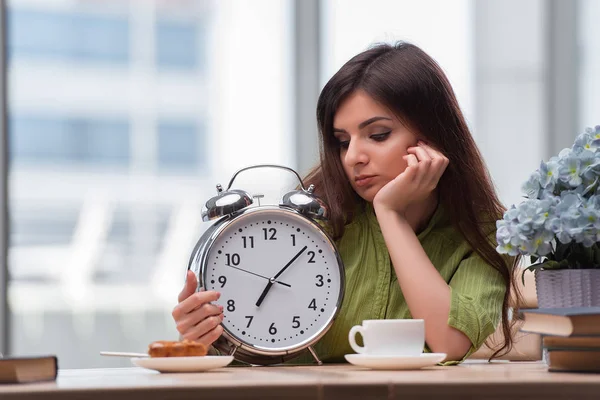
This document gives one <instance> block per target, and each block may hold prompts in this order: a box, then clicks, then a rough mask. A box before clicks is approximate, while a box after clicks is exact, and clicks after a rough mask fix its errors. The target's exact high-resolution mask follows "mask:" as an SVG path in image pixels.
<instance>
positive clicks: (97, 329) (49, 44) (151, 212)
mask: <svg viewBox="0 0 600 400" xmlns="http://www.w3.org/2000/svg"><path fill="white" fill-rule="evenodd" d="M0 4H2V16H3V23H2V27H3V34H2V39H3V42H4V43H3V44H4V46H3V47H4V49H5V53H4V57H3V58H2V66H1V68H2V72H3V74H2V75H3V76H4V81H3V85H2V90H3V109H4V121H3V126H4V127H5V128H6V131H5V132H4V140H3V142H2V143H0V146H3V147H4V148H3V151H2V153H3V154H4V158H5V159H4V163H3V167H2V174H3V179H4V183H5V184H4V189H3V190H4V191H5V193H3V195H4V200H3V201H4V206H5V207H6V209H7V210H8V211H7V212H8V217H7V221H4V226H3V229H2V232H4V236H5V237H3V238H2V243H3V244H4V247H3V248H2V249H1V250H2V255H3V256H6V260H3V261H6V262H3V264H4V265H7V267H6V269H5V270H4V271H3V272H4V273H3V274H0V284H1V285H0V291H1V296H0V297H1V298H2V300H1V304H2V308H1V309H0V326H1V327H2V330H1V331H0V339H1V340H0V350H2V351H3V352H4V353H6V354H11V355H19V356H23V355H30V354H47V353H50V354H57V355H58V357H59V364H60V367H61V368H90V367H106V366H129V360H127V359H108V358H103V357H100V356H99V354H98V352H99V351H101V350H108V351H145V349H146V346H147V345H148V344H149V343H150V342H151V341H153V340H170V339H172V340H175V339H176V338H177V336H178V335H177V332H176V330H175V327H174V323H173V322H172V319H171V310H172V308H173V306H174V305H175V304H176V301H177V294H178V292H179V291H180V289H181V286H182V283H183V277H184V273H185V270H186V267H187V261H188V257H189V255H190V252H191V250H192V248H193V246H194V244H195V242H196V240H197V239H198V238H199V236H200V235H201V233H202V232H203V231H204V230H205V229H206V228H207V226H208V223H204V222H201V218H200V211H201V207H202V204H203V203H204V202H205V201H206V200H207V199H208V198H209V197H211V196H213V195H214V194H215V193H216V192H215V185H216V184H217V183H221V184H222V185H223V186H225V185H226V184H227V183H228V182H229V179H230V178H231V176H232V174H233V173H234V172H235V171H236V170H238V169H240V168H242V167H245V166H248V165H251V164H257V163H277V164H283V165H286V166H289V167H292V168H294V169H296V170H297V171H298V172H299V173H300V174H304V173H306V172H307V171H308V170H309V168H310V167H311V166H312V165H314V164H315V162H316V160H317V152H318V147H317V133H316V125H315V105H316V100H317V97H318V94H319V91H320V89H321V88H322V86H323V85H324V84H325V82H326V81H327V80H328V79H329V77H331V75H332V74H333V73H334V72H335V71H336V70H337V69H338V68H339V67H340V66H341V65H342V64H343V63H344V62H345V61H347V60H348V59H349V58H350V57H352V56H353V55H355V54H356V53H358V52H360V51H362V50H364V49H366V48H367V47H368V46H369V45H370V44H372V43H374V42H380V41H385V42H394V41H395V40H407V41H410V42H413V43H415V44H417V45H419V46H421V47H422V48H423V49H424V50H425V51H426V52H428V53H429V54H430V55H431V56H433V57H434V58H435V59H436V60H437V61H438V62H439V63H440V65H441V67H442V68H443V69H444V70H445V71H446V73H447V74H448V77H449V79H450V81H451V83H452V84H453V86H454V88H455V90H456V93H457V95H458V98H459V101H460V104H461V106H462V108H463V111H464V113H465V115H466V117H467V119H468V123H469V125H470V127H471V129H472V132H473V135H474V137H475V139H476V141H477V143H478V145H479V146H480V149H481V151H482V152H483V155H484V157H485V159H486V161H487V163H488V166H489V168H490V172H491V174H492V177H493V179H494V181H495V183H496V185H497V188H498V190H499V192H500V195H501V198H502V200H503V201H504V202H505V204H506V205H510V204H512V203H515V202H518V201H520V196H521V194H520V187H521V184H522V183H523V182H524V181H525V180H526V178H527V177H528V176H529V174H530V173H531V172H532V171H533V170H534V169H535V168H537V166H538V165H539V162H540V160H542V159H548V158H549V157H550V156H551V155H553V154H556V153H557V152H558V151H559V150H560V149H562V148H564V147H567V146H570V145H571V144H572V141H573V139H574V138H575V136H576V135H577V134H578V133H581V132H583V130H584V129H585V127H587V126H593V125H598V124H600V97H599V95H598V93H600V74H599V73H598V71H600V24H598V21H599V20H600V1H598V0H573V1H561V0H528V1H521V0H451V1H448V0H368V1H366V0H295V1H294V0H253V1H246V0H8V1H3V0H2V1H0ZM288 175H289V174H288ZM290 178H293V176H291V177H290V176H287V175H286V174H285V173H282V172H278V171H268V170H253V171H249V172H248V173H246V174H244V175H240V177H239V179H238V180H236V186H237V187H240V188H243V189H246V190H248V191H250V192H251V193H252V194H254V195H264V196H265V198H264V199H263V202H276V201H277V197H278V196H279V195H280V194H282V193H283V192H285V191H287V190H289V189H290V188H291V187H292V186H293V185H294V184H295V182H294V181H293V179H290Z"/></svg>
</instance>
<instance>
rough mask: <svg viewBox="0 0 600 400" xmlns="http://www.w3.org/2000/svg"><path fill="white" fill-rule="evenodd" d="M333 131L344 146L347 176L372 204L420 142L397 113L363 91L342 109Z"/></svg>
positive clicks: (349, 100)
mask: <svg viewBox="0 0 600 400" xmlns="http://www.w3.org/2000/svg"><path fill="white" fill-rule="evenodd" d="M333 132H334V135H335V137H336V138H337V139H338V141H339V144H340V159H341V161H342V165H343V166H344V171H345V172H346V176H347V177H348V180H349V181H350V184H351V185H352V188H354V190H355V191H356V193H358V195H359V196H360V197H362V198H363V199H365V200H366V201H368V202H372V201H373V199H374V198H375V195H376V194H377V192H378V191H379V189H381V188H382V187H383V186H385V185H386V184H387V183H388V182H390V181H391V180H392V179H394V178H395V177H397V176H398V175H400V174H401V173H402V172H403V171H404V169H405V168H406V162H405V161H404V159H403V158H402V156H405V155H406V154H408V153H407V152H406V149H407V148H409V147H412V146H416V145H417V140H418V139H417V135H415V134H414V133H413V132H411V131H410V130H408V129H407V128H406V127H405V126H404V125H403V124H402V123H401V122H400V120H399V119H398V118H397V117H396V116H394V114H392V113H391V112H390V111H389V110H388V109H387V108H385V107H384V106H382V105H381V104H379V103H376V102H375V101H374V100H373V99H372V98H371V97H369V95H367V94H366V93H365V92H363V91H360V90H359V91H356V92H354V93H353V94H351V95H350V96H349V97H348V98H347V99H346V100H344V101H343V102H342V104H341V105H340V107H339V108H338V110H337V112H336V114H335V116H334V119H333Z"/></svg>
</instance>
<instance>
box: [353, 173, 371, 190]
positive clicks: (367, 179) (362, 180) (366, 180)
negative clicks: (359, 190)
mask: <svg viewBox="0 0 600 400" xmlns="http://www.w3.org/2000/svg"><path fill="white" fill-rule="evenodd" d="M374 179H375V176H374V175H371V176H359V177H357V178H355V179H354V182H355V183H356V186H357V187H362V186H367V185H369V184H370V183H371V182H372V181H373V180H374Z"/></svg>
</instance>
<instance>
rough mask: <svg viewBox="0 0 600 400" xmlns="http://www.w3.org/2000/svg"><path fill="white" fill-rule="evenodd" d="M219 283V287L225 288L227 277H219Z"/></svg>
mask: <svg viewBox="0 0 600 400" xmlns="http://www.w3.org/2000/svg"><path fill="white" fill-rule="evenodd" d="M219 283H220V284H221V287H224V286H225V284H226V283H227V277H225V276H223V275H221V276H220V277H219Z"/></svg>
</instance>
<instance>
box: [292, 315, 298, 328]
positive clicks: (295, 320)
mask: <svg viewBox="0 0 600 400" xmlns="http://www.w3.org/2000/svg"><path fill="white" fill-rule="evenodd" d="M292 328H294V329H298V328H300V316H298V315H295V316H294V319H292Z"/></svg>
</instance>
